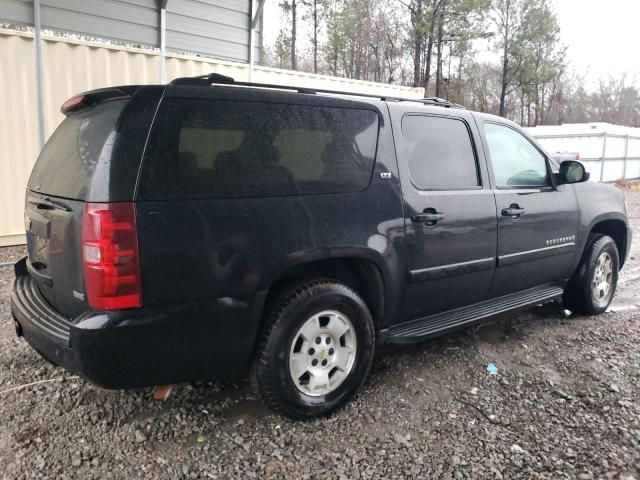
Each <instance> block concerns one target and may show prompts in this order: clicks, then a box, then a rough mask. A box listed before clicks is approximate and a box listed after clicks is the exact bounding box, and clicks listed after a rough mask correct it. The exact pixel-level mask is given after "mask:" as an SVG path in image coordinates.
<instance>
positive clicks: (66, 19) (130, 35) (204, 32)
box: [0, 0, 262, 62]
mask: <svg viewBox="0 0 640 480" xmlns="http://www.w3.org/2000/svg"><path fill="white" fill-rule="evenodd" d="M1 1H2V7H1V8H0V22H8V23H21V24H26V25H33V1H32V0H1ZM249 11H250V0H169V1H168V3H167V48H168V49H169V50H174V51H177V52H191V53H198V54H200V55H207V56H211V57H214V58H221V59H228V60H233V61H238V62H248V61H249V22H250V20H249ZM41 16H42V28H45V29H51V30H60V31H68V32H74V33H79V34H83V35H88V36H91V37H94V36H95V37H98V38H105V39H111V40H116V41H120V42H124V43H131V44H141V45H148V46H158V44H159V41H160V40H159V35H160V34H159V22H160V14H159V10H158V2H157V0H91V1H87V0H41ZM260 29H261V25H260V23H259V24H258V28H257V29H256V30H255V32H256V33H255V35H256V36H255V38H256V49H255V55H256V57H255V58H256V60H257V59H258V58H259V54H260V46H261V43H262V35H261V32H260Z"/></svg>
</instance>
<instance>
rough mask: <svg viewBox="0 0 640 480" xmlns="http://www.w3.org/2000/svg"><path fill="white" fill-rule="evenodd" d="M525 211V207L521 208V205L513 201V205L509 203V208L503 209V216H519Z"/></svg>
mask: <svg viewBox="0 0 640 480" xmlns="http://www.w3.org/2000/svg"><path fill="white" fill-rule="evenodd" d="M523 213H524V208H520V206H519V205H518V204H517V203H512V204H511V205H509V208H503V209H502V216H503V217H511V218H518V217H519V216H520V215H522V214H523Z"/></svg>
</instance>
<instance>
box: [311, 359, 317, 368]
mask: <svg viewBox="0 0 640 480" xmlns="http://www.w3.org/2000/svg"><path fill="white" fill-rule="evenodd" d="M311 365H313V366H314V367H315V366H316V365H318V360H317V359H316V358H314V359H313V360H312V361H311Z"/></svg>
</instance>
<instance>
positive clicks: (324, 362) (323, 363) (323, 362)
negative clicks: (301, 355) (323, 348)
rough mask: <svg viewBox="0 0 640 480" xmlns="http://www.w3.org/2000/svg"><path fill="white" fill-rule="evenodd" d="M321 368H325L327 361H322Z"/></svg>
mask: <svg viewBox="0 0 640 480" xmlns="http://www.w3.org/2000/svg"><path fill="white" fill-rule="evenodd" d="M322 366H323V367H326V366H327V359H326V358H325V359H324V360H322Z"/></svg>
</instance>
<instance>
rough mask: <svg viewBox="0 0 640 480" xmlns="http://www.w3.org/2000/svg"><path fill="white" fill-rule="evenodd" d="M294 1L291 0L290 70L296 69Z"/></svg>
mask: <svg viewBox="0 0 640 480" xmlns="http://www.w3.org/2000/svg"><path fill="white" fill-rule="evenodd" d="M296 17H297V15H296V0H291V70H297V69H298V60H297V59H296V35H297V31H296V30H297V18H296Z"/></svg>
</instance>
